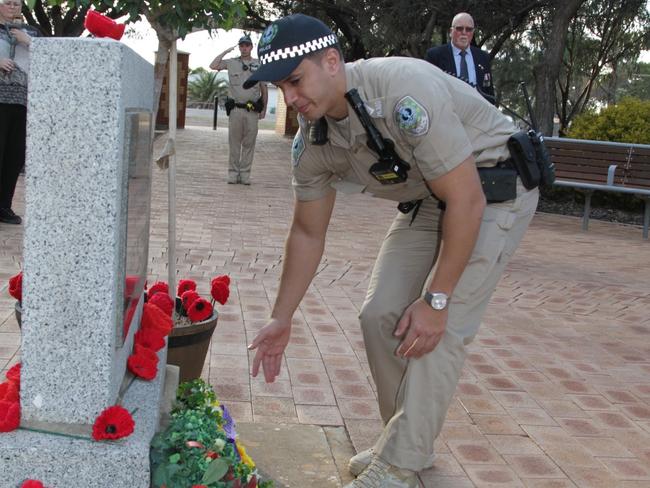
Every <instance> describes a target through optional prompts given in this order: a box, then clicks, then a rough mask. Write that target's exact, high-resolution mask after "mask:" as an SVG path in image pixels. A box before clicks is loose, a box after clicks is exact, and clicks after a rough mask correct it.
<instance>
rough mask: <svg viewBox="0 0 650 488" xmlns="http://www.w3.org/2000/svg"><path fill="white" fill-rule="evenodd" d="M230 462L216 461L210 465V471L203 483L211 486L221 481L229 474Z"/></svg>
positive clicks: (206, 473)
mask: <svg viewBox="0 0 650 488" xmlns="http://www.w3.org/2000/svg"><path fill="white" fill-rule="evenodd" d="M228 468H229V465H228V462H226V460H225V459H223V458H217V459H214V460H213V461H212V462H211V463H210V464H209V465H208V469H207V471H206V472H205V474H204V475H203V478H202V479H201V483H203V484H204V485H209V484H210V483H214V482H216V481H219V480H220V479H221V478H223V477H224V475H225V474H226V473H227V472H228Z"/></svg>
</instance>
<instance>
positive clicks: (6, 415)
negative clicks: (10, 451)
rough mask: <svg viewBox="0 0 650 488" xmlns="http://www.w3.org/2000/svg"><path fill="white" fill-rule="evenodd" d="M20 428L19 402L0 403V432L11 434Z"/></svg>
mask: <svg viewBox="0 0 650 488" xmlns="http://www.w3.org/2000/svg"><path fill="white" fill-rule="evenodd" d="M19 426H20V402H7V401H0V432H11V431H12V430H16V429H17V428H18V427H19Z"/></svg>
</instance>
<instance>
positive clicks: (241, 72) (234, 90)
mask: <svg viewBox="0 0 650 488" xmlns="http://www.w3.org/2000/svg"><path fill="white" fill-rule="evenodd" d="M237 45H238V46H239V52H240V53H241V55H240V56H238V57H236V58H230V59H223V57H224V56H225V55H226V54H228V53H229V52H230V51H232V50H233V49H235V47H234V46H233V47H230V48H228V49H226V50H225V51H224V52H222V53H221V54H219V55H218V56H217V57H216V58H214V60H213V61H212V63H210V68H211V69H214V70H217V71H220V70H222V69H228V79H229V88H228V94H229V96H228V99H227V100H226V113H227V114H228V118H229V120H228V146H229V149H230V157H229V166H228V183H242V184H244V185H250V183H251V168H252V166H253V154H254V152H255V139H257V123H258V121H259V119H263V118H264V117H265V115H266V102H267V97H268V93H267V89H266V84H264V83H259V84H258V85H256V86H254V87H252V88H244V87H243V84H244V82H245V81H246V80H247V79H248V78H249V77H250V76H251V74H253V73H254V72H255V71H256V70H257V69H258V68H259V61H258V60H257V59H255V58H253V57H251V50H252V49H253V41H251V38H250V37H249V36H248V35H245V36H242V37H241V38H240V39H239V43H238V44H237Z"/></svg>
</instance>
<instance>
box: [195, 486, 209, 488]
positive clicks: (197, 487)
mask: <svg viewBox="0 0 650 488" xmlns="http://www.w3.org/2000/svg"><path fill="white" fill-rule="evenodd" d="M192 488H208V487H207V486H206V485H192Z"/></svg>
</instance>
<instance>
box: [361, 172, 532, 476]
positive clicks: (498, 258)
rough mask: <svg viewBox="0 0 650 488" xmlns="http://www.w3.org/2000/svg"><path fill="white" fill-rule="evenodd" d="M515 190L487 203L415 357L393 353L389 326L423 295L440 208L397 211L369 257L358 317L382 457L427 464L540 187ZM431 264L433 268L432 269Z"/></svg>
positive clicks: (430, 202) (395, 341)
mask: <svg viewBox="0 0 650 488" xmlns="http://www.w3.org/2000/svg"><path fill="white" fill-rule="evenodd" d="M517 192H518V197H517V198H516V199H515V200H511V201H508V202H505V203H499V204H491V205H488V206H487V207H486V209H485V212H484V213H483V220H482V223H481V227H480V232H479V236H478V240H477V242H476V246H475V248H474V251H473V253H472V256H471V258H470V261H469V263H468V265H467V267H466V268H465V270H464V272H463V274H462V276H461V278H460V280H459V282H458V284H457V286H456V288H455V289H454V292H453V295H452V296H451V299H450V304H449V310H448V321H447V326H446V329H445V333H444V335H443V337H442V339H441V341H440V342H439V343H438V345H437V346H436V348H435V349H434V350H433V351H432V352H430V353H429V354H426V355H424V356H422V357H421V358H419V359H410V360H406V359H402V358H400V357H397V356H395V351H396V349H397V347H398V345H399V343H400V340H401V339H400V338H396V337H394V335H393V333H394V331H395V328H396V327H397V322H398V321H399V319H400V318H401V316H402V314H403V312H404V310H405V309H406V308H407V307H408V306H409V305H410V304H411V303H413V302H414V301H415V300H416V299H417V298H419V297H420V296H422V294H423V291H424V287H425V285H426V284H427V283H428V280H427V278H428V276H429V274H430V272H431V271H432V268H433V266H434V265H435V263H436V260H437V257H438V254H439V250H440V244H441V224H442V219H443V218H444V212H441V211H440V210H439V208H438V206H437V201H436V200H434V199H433V198H429V199H426V200H424V201H423V202H422V205H421V207H420V210H419V213H418V214H417V217H416V218H415V220H414V221H413V223H412V225H409V224H410V222H411V214H407V215H404V214H401V213H400V214H398V215H397V217H396V218H395V220H394V221H393V224H392V226H391V228H390V230H389V231H388V234H387V235H386V237H385V238H384V241H383V244H382V246H381V250H380V252H379V256H378V257H377V261H376V263H375V266H374V269H373V273H372V277H371V280H370V285H369V288H368V292H367V295H366V300H365V302H364V305H363V307H362V309H361V313H360V316H359V318H360V322H361V328H362V331H363V337H364V341H365V347H366V352H367V355H368V361H369V365H370V370H371V372H372V376H373V379H374V381H375V384H376V386H377V395H378V401H379V409H380V412H381V416H382V419H383V421H384V425H385V426H384V430H383V432H382V434H381V436H380V438H379V440H378V441H377V443H376V444H375V446H374V449H375V452H376V453H377V454H378V455H379V457H380V458H382V459H383V460H385V461H387V462H388V463H390V464H392V465H394V466H398V467H400V468H403V469H410V470H414V471H421V470H423V469H425V468H428V467H430V466H431V465H432V464H433V455H434V453H433V442H434V440H435V438H436V437H437V436H438V434H439V433H440V430H441V428H442V424H443V422H444V419H445V416H446V413H447V409H448V408H449V405H450V403H451V400H452V397H453V395H454V391H455V389H456V385H457V383H458V378H459V376H460V373H461V369H462V367H463V362H464V359H465V356H466V346H467V345H468V344H469V343H470V342H471V341H472V340H473V339H474V337H475V336H476V333H477V332H478V327H479V325H480V322H481V317H482V316H483V313H484V312H485V309H486V307H487V304H488V302H489V300H490V297H491V296H492V293H493V292H494V290H495V288H496V286H497V283H498V281H499V278H500V277H501V274H502V273H503V270H504V268H505V266H506V264H507V262H508V260H509V258H510V257H511V256H512V254H513V253H514V251H515V249H516V248H517V245H518V244H519V241H520V240H521V238H522V237H523V235H524V233H525V231H526V229H527V228H528V225H529V223H530V221H531V219H532V217H533V215H534V213H535V209H536V207H537V200H538V198H539V193H538V191H537V189H534V190H531V191H526V190H525V189H524V187H523V186H522V185H521V183H520V182H519V184H518V187H517ZM434 269H435V268H434Z"/></svg>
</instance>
